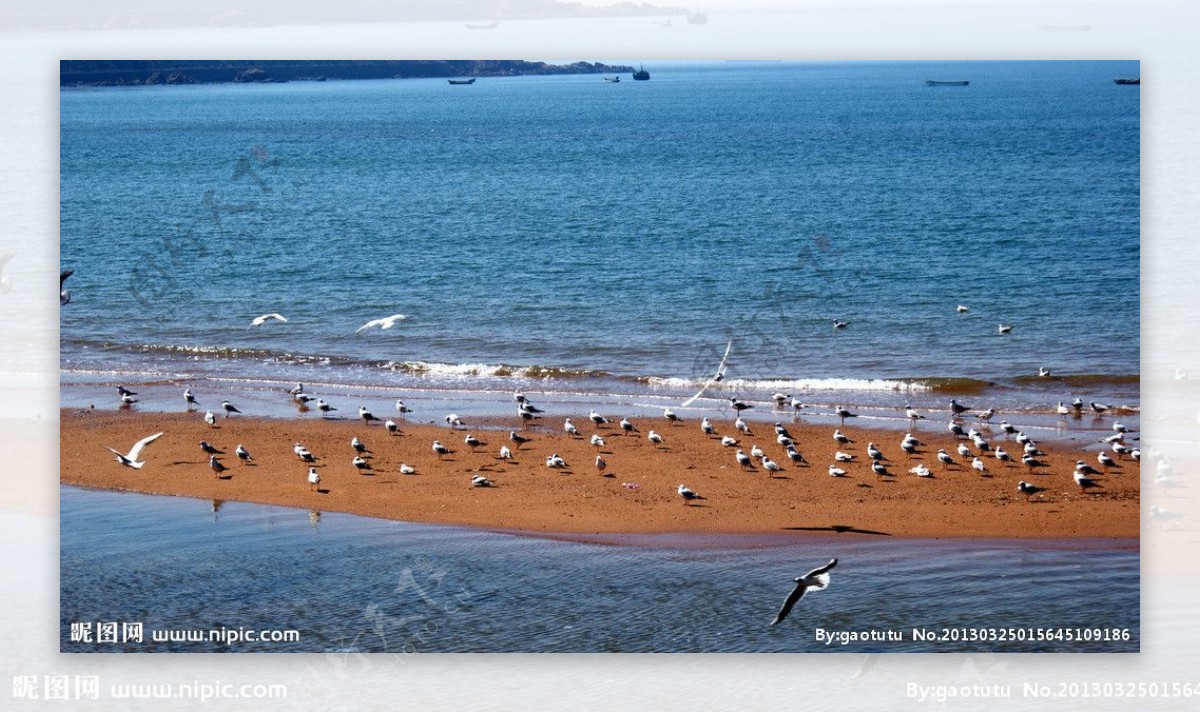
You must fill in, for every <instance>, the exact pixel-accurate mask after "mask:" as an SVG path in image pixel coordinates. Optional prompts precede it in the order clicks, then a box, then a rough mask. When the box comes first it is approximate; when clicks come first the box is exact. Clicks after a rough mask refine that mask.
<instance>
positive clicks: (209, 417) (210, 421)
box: [204, 411, 217, 428]
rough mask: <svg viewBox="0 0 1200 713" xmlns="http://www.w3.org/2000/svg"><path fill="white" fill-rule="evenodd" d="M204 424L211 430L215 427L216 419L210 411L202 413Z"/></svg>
mask: <svg viewBox="0 0 1200 713" xmlns="http://www.w3.org/2000/svg"><path fill="white" fill-rule="evenodd" d="M204 422H205V423H207V424H208V425H210V426H212V427H213V428H216V427H217V417H216V416H214V415H213V412H212V411H206V412H205V413H204Z"/></svg>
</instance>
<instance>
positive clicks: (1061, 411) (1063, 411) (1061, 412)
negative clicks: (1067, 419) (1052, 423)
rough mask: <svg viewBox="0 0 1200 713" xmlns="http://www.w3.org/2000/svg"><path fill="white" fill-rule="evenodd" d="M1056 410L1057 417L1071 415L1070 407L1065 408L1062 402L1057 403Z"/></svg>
mask: <svg viewBox="0 0 1200 713" xmlns="http://www.w3.org/2000/svg"><path fill="white" fill-rule="evenodd" d="M1057 410H1058V415H1059V416H1069V415H1071V407H1070V406H1067V405H1066V404H1065V403H1063V402H1062V401H1059V402H1058V409H1057Z"/></svg>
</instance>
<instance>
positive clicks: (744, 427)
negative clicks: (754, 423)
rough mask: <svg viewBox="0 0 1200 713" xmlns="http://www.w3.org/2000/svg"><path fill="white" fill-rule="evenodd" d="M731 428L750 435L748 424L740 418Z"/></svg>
mask: <svg viewBox="0 0 1200 713" xmlns="http://www.w3.org/2000/svg"><path fill="white" fill-rule="evenodd" d="M733 426H734V428H736V429H737V430H739V431H741V432H742V433H745V434H749V433H750V424H748V423H746V419H744V418H742V417H741V416H738V418H737V420H736V421H734V422H733Z"/></svg>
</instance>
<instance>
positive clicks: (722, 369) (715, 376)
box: [682, 339, 733, 408]
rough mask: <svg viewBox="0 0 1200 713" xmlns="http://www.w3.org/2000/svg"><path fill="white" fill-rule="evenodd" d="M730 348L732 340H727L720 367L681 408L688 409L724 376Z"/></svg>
mask: <svg viewBox="0 0 1200 713" xmlns="http://www.w3.org/2000/svg"><path fill="white" fill-rule="evenodd" d="M732 348H733V340H732V339H730V340H729V344H726V345H725V355H724V356H723V357H721V365H720V366H718V367H717V373H715V374H713V375H712V378H710V379H709V380H708V381H706V382H704V386H702V387H700V390H699V391H697V392H696V395H695V396H693V397H692V398H690V399H688V400H687V401H684V402H683V404H682V406H683V407H684V408H686V407H688V406H691V405H692V403H693V402H694V401H695V400H696V399H698V398H700V397H701V396H703V395H704V392H705V391H708V387H710V386H712V385H713V384H715V383H717V381H718V380H719V379H720V378H721V377H722V376H724V375H725V361H726V360H727V359H729V350H730V349H732Z"/></svg>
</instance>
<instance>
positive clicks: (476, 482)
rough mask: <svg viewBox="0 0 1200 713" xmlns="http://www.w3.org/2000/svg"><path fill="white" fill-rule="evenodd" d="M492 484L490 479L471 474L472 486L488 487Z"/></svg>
mask: <svg viewBox="0 0 1200 713" xmlns="http://www.w3.org/2000/svg"><path fill="white" fill-rule="evenodd" d="M492 485H493V483H492V481H490V480H488V479H487V478H485V477H483V476H482V475H473V476H471V486H472V487H475V488H490V487H492Z"/></svg>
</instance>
